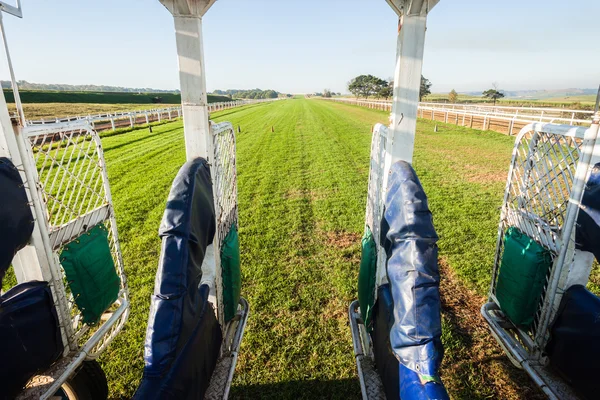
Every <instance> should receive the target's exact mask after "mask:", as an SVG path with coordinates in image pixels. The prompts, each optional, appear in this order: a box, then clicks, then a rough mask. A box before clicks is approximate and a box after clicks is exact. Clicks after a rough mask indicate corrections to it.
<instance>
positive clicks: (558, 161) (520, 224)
mask: <svg viewBox="0 0 600 400" xmlns="http://www.w3.org/2000/svg"><path fill="white" fill-rule="evenodd" d="M567 128H569V127H565V126H557V125H542V124H534V125H529V126H528V127H526V128H524V129H523V130H522V131H521V133H520V134H519V136H518V138H517V141H516V144H515V148H514V150H513V159H512V164H511V168H510V172H509V177H508V182H507V186H506V192H505V201H504V205H503V207H502V214H501V221H500V225H499V229H498V244H497V249H496V257H495V263H494V273H493V280H492V288H491V295H492V298H494V300H495V294H496V292H495V290H496V284H497V279H498V275H499V273H500V264H501V259H502V253H503V251H504V243H503V239H504V233H505V232H506V230H507V228H508V227H510V226H515V227H517V228H519V229H520V230H521V231H522V232H524V233H525V234H527V236H529V237H530V238H532V239H533V240H535V241H536V242H538V243H539V244H541V245H542V246H543V247H545V248H547V249H548V250H550V252H551V253H552V257H553V261H554V262H553V267H552V270H551V271H550V272H549V274H548V276H547V277H546V282H545V285H544V291H543V295H542V297H541V299H540V302H539V304H538V308H537V312H536V315H535V318H534V323H533V325H532V327H531V328H530V330H529V331H528V332H524V331H521V332H518V334H517V335H516V337H515V339H517V340H518V341H520V342H521V343H522V344H523V345H525V346H526V347H528V348H529V350H530V351H531V350H532V347H533V341H534V340H535V339H537V338H538V336H539V335H538V330H539V328H540V320H541V317H542V314H543V313H544V312H548V309H549V308H551V307H552V306H553V304H551V303H552V302H551V301H550V300H549V297H550V296H549V295H550V293H549V292H548V288H549V283H550V279H551V277H552V276H553V274H555V273H558V274H561V273H562V266H563V265H568V264H570V263H571V261H572V260H573V257H574V255H573V251H568V252H567V254H566V256H565V259H564V261H563V262H562V263H561V265H558V263H557V261H558V257H559V254H560V253H561V251H563V250H565V246H566V247H567V248H569V249H574V247H575V246H574V244H575V243H574V239H575V237H574V233H573V234H571V235H569V237H564V234H563V231H564V228H565V223H566V218H567V211H568V208H569V206H570V205H572V203H573V199H572V196H571V194H572V190H573V188H574V183H575V175H576V171H577V169H578V168H579V167H580V163H579V161H580V158H581V156H582V151H583V148H584V144H585V141H584V131H585V130H584V129H579V130H577V129H575V130H573V129H571V130H569V129H567ZM496 302H497V301H496ZM542 329H545V327H542ZM540 335H545V332H540Z"/></svg>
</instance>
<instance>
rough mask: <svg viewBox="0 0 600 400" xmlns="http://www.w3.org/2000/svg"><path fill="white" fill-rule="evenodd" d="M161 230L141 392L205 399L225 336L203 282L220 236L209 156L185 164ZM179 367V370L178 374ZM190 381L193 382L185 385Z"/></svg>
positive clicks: (143, 395) (139, 395)
mask: <svg viewBox="0 0 600 400" xmlns="http://www.w3.org/2000/svg"><path fill="white" fill-rule="evenodd" d="M159 235H160V236H161V238H162V251H161V255H160V260H159V266H158V271H157V272H156V281H155V286H154V295H153V296H152V300H151V305H150V316H149V319H148V328H147V331H146V343H145V346H144V360H145V367H144V377H143V381H142V384H141V386H140V388H139V390H138V393H137V394H136V397H137V398H144V399H145V398H155V397H154V396H155V393H156V392H157V391H158V392H160V393H164V395H165V396H167V395H168V393H171V392H172V391H176V392H177V393H179V394H178V397H179V398H187V396H188V395H189V396H191V397H190V398H201V397H202V396H201V395H200V394H199V393H195V392H194V390H201V391H202V390H206V387H207V386H208V380H210V376H211V375H212V372H213V369H214V366H215V363H216V358H215V354H217V355H218V352H219V349H220V346H221V341H222V337H221V330H220V327H219V324H218V321H217V320H216V318H215V315H214V311H213V309H212V306H211V304H210V303H209V302H208V301H207V298H208V288H201V287H200V282H201V279H202V262H203V260H204V256H205V253H206V248H207V246H208V245H210V244H211V243H212V241H213V238H214V236H215V211H214V203H213V192H212V183H211V178H210V169H209V166H208V164H207V162H206V160H204V159H201V158H198V159H196V160H193V161H190V162H188V163H186V164H185V165H184V166H183V167H182V168H181V169H180V171H179V173H178V174H177V177H176V178H175V181H174V182H173V185H172V187H171V192H170V193H169V198H168V200H167V207H166V210H165V213H164V216H163V219H162V222H161V225H160V229H159ZM189 357H191V358H189ZM183 360H187V361H183ZM182 363H183V364H182ZM182 365H185V368H183V367H181V366H182ZM174 370H178V371H179V373H178V374H177V375H173V371H174ZM190 380H193V381H194V385H191V386H190V385H187V384H186V386H182V383H184V382H189V381H190ZM180 387H182V390H188V391H189V392H188V393H187V395H184V394H182V392H178V390H179V389H177V388H180ZM157 388H159V389H160V390H158V389H157ZM203 393H204V392H202V394H203ZM163 398H164V397H163Z"/></svg>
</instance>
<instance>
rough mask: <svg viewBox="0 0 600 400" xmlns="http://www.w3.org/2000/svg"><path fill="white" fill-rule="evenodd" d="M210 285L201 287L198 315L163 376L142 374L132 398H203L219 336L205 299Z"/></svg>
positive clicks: (214, 362) (212, 312) (213, 362)
mask: <svg viewBox="0 0 600 400" xmlns="http://www.w3.org/2000/svg"><path fill="white" fill-rule="evenodd" d="M209 292H210V288H209V287H208V286H207V285H202V286H200V289H198V297H199V299H200V304H199V307H200V310H199V311H200V312H199V318H197V319H196V324H195V326H194V327H193V330H192V332H191V335H190V336H189V338H188V341H187V343H185V345H184V346H183V347H182V348H181V350H180V351H179V352H178V355H177V357H176V358H175V360H174V361H173V363H172V364H171V366H170V368H169V369H168V371H167V373H166V374H165V375H164V376H160V377H158V376H157V377H152V376H148V375H147V374H145V375H144V378H143V379H142V383H141V385H140V387H139V388H138V390H137V392H136V393H135V396H134V399H140V400H141V399H144V400H163V399H165V400H178V399H183V400H186V399H189V400H192V399H202V398H204V394H205V392H206V389H207V388H208V385H209V383H210V379H211V377H212V373H213V371H214V369H215V365H216V363H217V360H218V359H219V354H220V348H221V342H222V336H221V328H220V326H219V322H218V321H217V318H216V317H215V313H214V310H213V308H212V306H211V304H210V302H209V301H208V294H209Z"/></svg>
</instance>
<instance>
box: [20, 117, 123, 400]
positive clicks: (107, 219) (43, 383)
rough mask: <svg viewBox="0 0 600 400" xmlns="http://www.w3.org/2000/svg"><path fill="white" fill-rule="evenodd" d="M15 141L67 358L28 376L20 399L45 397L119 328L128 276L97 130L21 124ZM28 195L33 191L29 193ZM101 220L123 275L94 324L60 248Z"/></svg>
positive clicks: (84, 124)
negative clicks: (84, 309)
mask: <svg viewBox="0 0 600 400" xmlns="http://www.w3.org/2000/svg"><path fill="white" fill-rule="evenodd" d="M20 140H21V143H20V146H19V149H20V153H21V159H22V160H23V167H24V169H25V172H26V175H27V183H26V185H27V186H28V189H29V191H30V193H31V192H34V191H35V192H36V194H37V195H35V198H37V199H39V201H37V202H36V201H34V206H35V207H36V208H37V210H36V219H37V222H38V225H39V227H40V231H41V233H42V235H41V239H42V240H41V241H40V242H37V243H36V240H35V238H34V240H33V245H34V246H35V247H36V248H44V249H45V250H46V254H48V255H49V256H48V257H47V258H48V260H47V261H48V262H47V265H45V264H43V265H40V266H37V265H30V266H28V268H40V267H41V268H48V269H49V272H50V275H51V277H52V279H51V282H50V286H51V288H52V292H53V296H54V300H55V306H56V309H57V312H58V315H59V321H60V324H61V331H62V335H63V342H64V345H65V357H64V359H63V360H61V361H59V362H58V363H57V364H56V365H55V366H54V367H53V368H52V370H51V371H48V372H46V373H44V374H42V376H41V377H40V376H38V377H35V378H33V379H32V380H31V381H30V383H29V384H28V386H27V390H26V391H25V392H24V393H23V394H22V395H21V397H22V398H27V397H28V396H32V395H33V394H34V393H35V394H36V395H38V396H39V397H41V398H48V397H50V396H52V395H53V394H54V392H55V391H56V390H57V389H58V388H59V387H60V385H61V384H62V383H64V382H65V381H66V379H67V378H68V377H69V376H70V375H71V374H72V373H73V372H74V370H75V369H76V368H77V367H78V366H79V365H80V364H81V363H82V362H83V361H84V360H86V359H94V358H96V357H97V356H98V355H99V354H100V353H101V352H102V351H103V350H104V349H105V348H106V347H107V346H108V344H109V343H110V342H111V341H112V340H113V339H114V338H115V336H116V335H117V334H118V332H119V331H120V330H121V328H122V327H123V325H124V324H125V321H126V319H127V317H128V313H129V299H128V296H129V295H128V289H127V280H126V277H125V273H124V269H123V259H122V255H121V250H120V245H119V237H118V232H117V226H116V220H115V214H114V209H113V204H112V198H111V193H110V187H109V184H108V176H107V171H106V165H105V161H104V155H103V152H102V146H101V143H100V138H99V136H98V134H97V133H96V132H95V131H94V130H93V129H92V127H91V126H90V125H89V124H88V123H87V122H85V121H78V122H71V123H59V124H46V125H30V126H27V127H25V128H23V129H22V134H21V138H20ZM32 197H34V195H33V194H32ZM98 224H103V225H104V226H105V227H106V229H107V236H108V246H109V249H110V255H111V257H112V261H113V263H114V266H115V269H116V273H117V275H118V278H119V281H120V287H119V291H118V296H117V300H116V301H115V302H114V303H113V305H112V306H110V307H109V308H108V309H107V310H106V312H104V314H103V315H102V316H101V318H100V320H99V322H98V323H96V324H87V323H84V322H83V316H82V310H81V309H80V308H79V307H78V306H77V304H76V303H77V298H76V297H75V296H74V294H73V292H72V291H71V290H70V287H69V284H70V282H69V281H68V279H67V277H66V274H65V270H64V269H63V268H62V266H61V262H60V260H59V254H60V252H61V249H63V248H64V246H65V245H66V244H68V243H70V242H73V241H74V240H77V238H78V237H80V236H81V235H82V234H84V233H85V232H88V231H89V230H90V229H91V228H93V227H95V226H97V225H98Z"/></svg>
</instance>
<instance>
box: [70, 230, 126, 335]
mask: <svg viewBox="0 0 600 400" xmlns="http://www.w3.org/2000/svg"><path fill="white" fill-rule="evenodd" d="M60 263H61V264H62V267H63V269H64V270H65V274H66V276H67V281H68V285H69V288H70V289H71V292H72V293H73V297H74V298H75V303H76V304H77V307H78V308H79V310H81V314H82V315H83V322H85V323H86V324H95V323H97V322H98V321H99V320H100V317H101V316H102V314H103V313H104V311H106V310H107V309H108V307H110V306H111V304H113V303H114V302H115V300H117V297H118V295H119V287H120V280H119V277H118V275H117V271H116V270H115V263H114V261H113V258H112V255H111V253H110V246H109V243H108V230H107V229H106V227H105V226H104V224H99V225H96V226H95V227H93V228H92V229H90V230H89V231H88V232H86V233H84V234H82V235H81V236H79V237H78V238H77V239H75V240H74V241H72V242H70V243H69V244H67V245H65V246H64V247H63V250H62V252H61V253H60Z"/></svg>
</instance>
